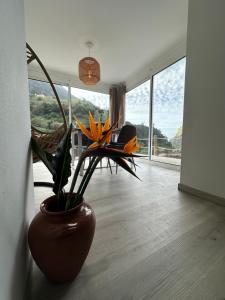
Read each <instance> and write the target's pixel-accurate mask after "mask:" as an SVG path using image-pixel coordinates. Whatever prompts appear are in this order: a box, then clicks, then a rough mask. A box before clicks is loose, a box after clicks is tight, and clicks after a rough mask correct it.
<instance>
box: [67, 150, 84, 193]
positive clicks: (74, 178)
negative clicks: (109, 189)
mask: <svg viewBox="0 0 225 300" xmlns="http://www.w3.org/2000/svg"><path fill="white" fill-rule="evenodd" d="M84 159H85V157H84V156H83V155H82V154H81V156H80V158H79V160H78V164H77V166H76V169H75V172H74V175H73V180H72V183H71V186H70V191H69V193H70V194H72V193H73V191H74V188H75V185H76V182H77V178H78V175H79V172H80V168H81V166H82V164H83V162H84Z"/></svg>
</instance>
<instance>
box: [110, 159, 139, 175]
mask: <svg viewBox="0 0 225 300" xmlns="http://www.w3.org/2000/svg"><path fill="white" fill-rule="evenodd" d="M111 159H112V160H113V161H115V163H117V164H118V165H119V166H120V167H122V168H123V169H124V170H126V171H127V172H129V173H130V174H132V175H133V176H135V177H136V178H137V179H139V180H140V178H139V177H138V176H137V175H136V174H135V173H134V171H133V170H132V169H131V168H130V167H129V166H128V164H127V163H126V161H125V160H124V159H123V158H122V157H111Z"/></svg>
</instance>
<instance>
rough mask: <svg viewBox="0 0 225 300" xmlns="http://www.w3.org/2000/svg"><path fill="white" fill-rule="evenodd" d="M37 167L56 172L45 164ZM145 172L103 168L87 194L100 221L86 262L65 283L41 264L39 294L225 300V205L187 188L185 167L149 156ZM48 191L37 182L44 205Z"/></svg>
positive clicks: (68, 299)
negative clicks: (182, 181) (50, 277)
mask: <svg viewBox="0 0 225 300" xmlns="http://www.w3.org/2000/svg"><path fill="white" fill-rule="evenodd" d="M41 170H42V171H41ZM34 172H35V178H36V179H38V177H39V176H40V174H43V175H42V176H46V178H47V177H48V175H47V174H48V173H47V172H45V171H43V167H42V166H41V164H39V165H35V170H34ZM137 173H138V175H139V177H140V178H141V179H142V181H138V180H136V179H135V178H133V177H132V176H130V175H128V174H127V173H125V172H124V171H123V170H121V169H120V170H119V173H118V174H117V175H110V172H109V170H107V169H102V170H98V171H97V172H96V174H95V175H94V177H93V180H92V182H91V184H90V186H89V188H88V191H87V193H86V196H85V198H86V201H87V202H88V203H90V204H91V206H92V207H93V208H94V210H95V213H96V219H97V224H96V225H97V226H96V233H95V237H94V241H93V244H92V247H91V250H90V253H89V256H88V258H87V260H86V263H85V265H84V266H83V269H82V271H81V273H80V274H79V276H78V277H77V278H76V280H75V281H74V282H72V283H70V284H65V285H53V284H51V283H49V282H48V281H47V280H46V279H45V277H44V276H43V275H42V274H41V272H40V271H39V270H38V269H37V268H36V267H35V266H34V270H33V277H32V281H33V282H32V291H31V293H32V297H31V298H32V300H137V299H138V300H148V299H155V300H164V299H165V300H168V299H173V300H174V299H181V300H185V299H188V300H191V299H193V300H207V299H210V300H212V299H218V300H219V299H220V300H222V299H225V208H223V207H220V206H216V205H214V204H212V203H210V202H207V201H204V200H201V199H198V198H195V197H193V196H189V195H186V194H183V193H181V192H179V191H178V190H177V184H178V181H179V172H178V171H175V170H169V169H165V168H162V167H158V166H154V165H151V164H150V163H149V162H148V161H146V162H141V163H140V168H139V169H138V172H137ZM39 179H40V177H39ZM48 193H49V190H48V189H43V188H42V189H39V188H38V189H37V188H36V189H35V199H36V203H37V204H38V203H39V202H41V201H42V200H43V197H44V196H46V195H47V194H48Z"/></svg>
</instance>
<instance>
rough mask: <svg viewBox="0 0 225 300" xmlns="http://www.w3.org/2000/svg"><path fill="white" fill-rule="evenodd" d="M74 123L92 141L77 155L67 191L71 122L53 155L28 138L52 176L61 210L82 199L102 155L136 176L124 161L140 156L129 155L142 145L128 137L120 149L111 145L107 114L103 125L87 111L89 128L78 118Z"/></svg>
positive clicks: (69, 170) (69, 168)
mask: <svg viewBox="0 0 225 300" xmlns="http://www.w3.org/2000/svg"><path fill="white" fill-rule="evenodd" d="M76 123H77V125H78V126H79V128H80V129H81V131H82V133H83V134H84V135H85V136H87V138H88V139H89V140H91V141H92V142H93V143H92V144H91V145H90V146H89V147H88V149H86V150H85V151H83V152H82V154H81V155H80V157H79V160H78V163H77V166H76V168H75V171H74V175H73V179H72V182H71V186H70V190H69V193H66V192H65V191H64V186H65V185H66V184H67V182H68V178H69V176H70V175H71V165H70V163H71V154H70V149H71V132H72V125H71V126H70V128H69V130H68V132H67V134H66V135H65V137H64V138H63V140H62V141H61V143H60V145H59V146H58V148H57V151H56V154H55V155H51V154H50V153H47V152H46V151H44V150H42V149H41V148H40V146H39V145H38V144H37V142H36V141H35V140H34V139H32V140H31V145H32V149H33V151H34V152H35V153H36V154H37V155H38V156H39V157H40V159H41V160H42V161H43V162H44V163H45V165H46V167H47V168H48V169H49V171H50V172H51V173H52V175H53V181H54V186H53V192H54V193H55V194H56V196H57V201H58V203H59V204H58V207H59V208H60V209H63V210H68V209H71V208H73V207H75V206H77V205H78V204H80V203H81V202H82V201H83V195H84V192H85V191H86V188H87V186H88V184H89V181H90V179H91V177H92V175H93V173H94V171H95V169H96V167H97V165H98V163H99V162H100V161H101V160H102V159H103V157H106V158H109V159H111V160H113V161H114V162H115V163H117V164H118V165H119V166H121V167H122V168H123V169H125V170H126V171H127V172H129V173H130V174H132V175H133V176H135V177H137V175H136V174H135V172H134V171H133V170H132V168H131V167H130V166H129V164H128V161H130V162H131V163H134V161H133V157H140V156H139V155H136V154H133V152H135V151H137V150H139V149H140V147H141V146H142V145H138V144H137V137H134V138H132V139H131V140H130V141H129V142H128V143H126V144H125V145H124V147H123V148H122V149H121V147H117V146H116V144H111V143H110V141H111V137H112V134H113V130H114V129H115V127H116V124H113V125H112V126H110V118H109V116H108V117H107V119H106V121H105V124H104V125H102V124H101V122H100V120H98V122H95V120H94V117H93V115H92V114H91V113H89V126H90V129H87V128H86V127H85V126H84V125H83V124H82V123H81V122H80V121H79V120H76ZM87 157H90V162H89V165H88V167H87V169H86V171H85V173H84V175H83V178H82V180H81V182H80V184H79V186H78V188H77V190H76V192H74V190H75V186H76V183H77V179H78V176H79V173H80V170H81V168H82V167H83V164H84V161H85V159H86V158H87ZM130 158H132V160H130ZM137 178H138V177H137Z"/></svg>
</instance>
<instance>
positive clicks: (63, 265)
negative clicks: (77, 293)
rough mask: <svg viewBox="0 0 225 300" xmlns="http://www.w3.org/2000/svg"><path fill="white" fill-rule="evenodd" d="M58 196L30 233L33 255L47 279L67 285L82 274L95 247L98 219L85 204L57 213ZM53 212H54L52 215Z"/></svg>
mask: <svg viewBox="0 0 225 300" xmlns="http://www.w3.org/2000/svg"><path fill="white" fill-rule="evenodd" d="M55 201H56V198H55V196H52V197H50V198H48V199H46V200H45V201H44V202H43V203H42V204H41V206H40V212H39V213H38V214H37V215H36V216H35V217H34V219H33V221H32V222H31V224H30V227H29V231H28V243H29V246H30V251H31V254H32V256H33V258H34V260H35V262H36V264H37V265H38V267H39V268H40V269H41V271H42V272H43V273H44V274H45V275H46V276H47V278H48V279H49V280H51V281H53V282H66V281H70V280H72V279H74V278H75V277H76V276H77V274H78V273H79V271H80V269H81V267H82V265H83V263H84V261H85V259H86V257H87V255H88V252H89V249H90V247H91V243H92V240H93V236H94V231H95V215H94V212H93V210H92V208H91V207H90V205H88V204H86V203H84V202H82V203H81V204H80V205H78V206H76V207H75V208H73V209H70V210H68V211H62V212H54V209H52V207H53V206H54V203H55ZM52 210H53V211H52Z"/></svg>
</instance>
